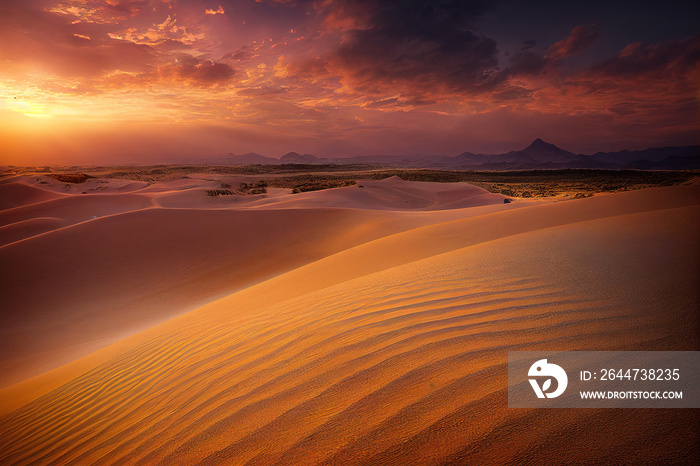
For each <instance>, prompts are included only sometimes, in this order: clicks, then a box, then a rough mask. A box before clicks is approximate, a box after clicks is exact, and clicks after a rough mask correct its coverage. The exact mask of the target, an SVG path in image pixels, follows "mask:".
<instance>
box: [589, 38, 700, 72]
mask: <svg viewBox="0 0 700 466" xmlns="http://www.w3.org/2000/svg"><path fill="white" fill-rule="evenodd" d="M699 62H700V36H694V37H688V38H686V39H682V40H674V41H667V42H662V43H658V44H645V43H643V42H636V43H633V44H630V45H628V46H627V47H625V48H624V49H623V50H622V51H621V52H620V53H619V54H618V55H617V56H616V57H615V58H612V59H610V60H607V61H605V62H603V63H600V64H599V65H597V66H595V67H594V68H593V71H595V72H598V73H601V74H605V75H609V76H619V77H622V76H638V75H640V74H649V73H653V74H658V73H661V74H665V75H668V73H671V74H673V75H675V76H677V75H684V74H688V73H692V72H693V70H695V69H696V68H697V64H698V63H699Z"/></svg>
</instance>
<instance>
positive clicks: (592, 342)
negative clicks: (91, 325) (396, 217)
mask: <svg viewBox="0 0 700 466" xmlns="http://www.w3.org/2000/svg"><path fill="white" fill-rule="evenodd" d="M697 194H698V193H697V189H695V188H664V189H656V190H648V191H642V192H636V193H624V194H618V195H610V196H600V197H596V198H592V199H584V200H580V201H572V202H567V203H561V204H550V205H543V206H535V207H529V208H525V209H519V210H516V211H512V212H498V213H492V214H487V215H484V216H478V217H474V218H468V219H463V220H455V221H451V222H445V223H442V224H439V225H432V226H427V227H423V228H418V229H415V230H412V231H409V232H405V233H400V234H397V235H393V236H388V237H385V238H381V239H378V240H376V241H373V242H369V243H366V244H362V245H359V246H357V247H354V248H351V249H348V250H345V251H343V252H340V253H338V254H335V255H332V256H330V257H327V258H325V259H322V260H320V261H317V262H315V263H312V264H309V265H307V266H304V267H300V268H298V269H296V270H293V271H291V272H289V273H286V274H282V275H279V276H277V277H275V278H273V279H270V280H268V281H265V282H263V283H260V284H258V285H255V286H252V287H249V288H246V289H244V290H242V291H239V292H237V293H234V294H232V295H230V296H227V297H225V298H222V299H220V300H218V301H215V302H213V303H210V304H208V305H205V306H203V307H201V308H199V309H197V310H195V311H193V312H190V313H187V314H184V315H181V316H179V317H176V318H174V319H171V320H170V321H168V322H166V323H164V324H162V325H159V326H157V327H154V328H152V329H149V330H147V331H145V332H143V333H142V334H140V335H137V336H135V337H132V339H131V340H130V341H131V343H130V344H129V345H125V346H124V348H123V350H122V351H121V352H119V353H117V354H114V355H113V357H111V358H110V359H109V360H107V361H105V362H104V363H103V364H101V365H99V366H96V367H94V368H93V369H92V370H90V371H89V372H87V373H85V374H83V375H82V376H79V377H77V378H75V379H74V380H71V381H70V382H68V383H66V384H64V385H63V386H61V387H59V388H57V389H55V390H53V391H51V392H50V393H47V394H46V395H44V396H42V397H40V398H38V399H36V400H34V401H32V402H31V403H28V404H27V405H25V406H23V407H22V408H20V409H18V410H16V411H14V412H12V413H10V414H6V415H3V416H2V417H0V439H1V440H0V442H1V445H2V450H1V451H0V463H3V464H30V463H38V464H46V463H53V464H91V463H100V464H167V465H171V464H188V465H189V464H248V465H267V464H287V465H299V464H329V465H331V464H377V465H386V464H397V465H398V464H402V465H403V464H464V463H470V464H491V463H497V464H523V463H525V464H529V463H546V464H549V463H552V462H554V463H559V462H562V461H563V460H566V461H569V462H574V463H584V464H585V463H589V464H595V463H600V462H623V463H631V464H635V463H636V464H638V463H640V462H651V463H673V462H684V463H689V464H697V462H698V461H699V460H700V453H699V452H698V446H697V443H696V439H697V425H696V413H695V412H694V411H693V410H630V409H627V410H594V409H588V410H545V409H540V410H529V409H508V408H507V393H506V389H507V373H506V362H507V351H509V350H525V349H527V350H697V349H698V348H697V347H698V341H697V337H698V316H697V309H698V290H699V289H700V282H699V276H698V258H699V257H700V251H699V250H698V244H697V237H698V236H697V235H698V229H699V224H698V222H699V221H698V219H699V218H700V215H699V214H700V208H698V206H697V201H698V195H697ZM516 227H517V228H516ZM377 248H379V249H377ZM343 265H345V266H346V267H343Z"/></svg>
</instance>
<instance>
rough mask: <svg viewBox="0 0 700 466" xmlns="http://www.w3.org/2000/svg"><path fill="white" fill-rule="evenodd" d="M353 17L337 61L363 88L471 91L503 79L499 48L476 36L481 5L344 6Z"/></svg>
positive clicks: (357, 2)
mask: <svg viewBox="0 0 700 466" xmlns="http://www.w3.org/2000/svg"><path fill="white" fill-rule="evenodd" d="M341 6H342V9H341V10H338V11H331V12H330V13H329V12H327V13H328V14H336V15H337V16H338V17H340V18H341V19H342V17H343V15H346V17H347V16H352V15H355V17H354V18H353V19H354V20H355V24H356V27H355V28H352V27H350V28H349V30H347V31H346V35H345V36H344V37H345V38H344V41H343V43H341V44H340V46H339V47H338V48H337V50H336V51H335V53H334V56H333V60H334V61H337V63H338V64H339V65H340V66H341V67H342V68H343V69H345V70H346V71H347V73H349V75H350V76H351V77H352V78H353V79H354V80H355V81H356V82H357V83H359V84H360V85H361V87H363V88H365V89H368V90H369V89H372V88H373V87H375V86H376V85H378V84H381V85H384V86H394V85H398V86H408V87H415V88H422V89H425V88H426V86H427V87H428V88H431V87H433V88H443V89H446V90H450V91H467V90H477V89H484V88H489V87H492V86H494V85H495V84H497V83H498V82H499V81H500V75H499V73H498V70H497V66H498V60H497V53H498V49H497V45H496V42H495V41H493V40H492V39H490V38H488V37H484V36H482V35H480V34H479V33H477V32H476V31H475V28H474V23H475V21H476V20H477V19H478V18H479V17H480V15H481V14H482V13H483V11H484V10H485V9H486V8H487V6H486V5H485V4H484V3H483V2H479V1H455V0H444V1H432V2H428V1H405V2H399V1H379V2H369V1H364V0H353V1H349V2H342V4H341Z"/></svg>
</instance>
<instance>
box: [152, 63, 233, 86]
mask: <svg viewBox="0 0 700 466" xmlns="http://www.w3.org/2000/svg"><path fill="white" fill-rule="evenodd" d="M234 74H235V71H234V70H233V68H231V66H229V65H227V64H226V63H217V62H214V61H212V60H200V59H198V58H195V57H192V56H190V55H180V56H179V57H178V58H177V60H176V61H175V62H173V63H168V64H166V65H163V66H161V67H159V68H158V75H159V77H160V78H161V79H164V80H166V81H167V80H173V81H186V82H188V83H190V84H193V85H196V86H213V85H215V84H223V83H226V82H228V81H230V80H231V78H232V77H233V75H234Z"/></svg>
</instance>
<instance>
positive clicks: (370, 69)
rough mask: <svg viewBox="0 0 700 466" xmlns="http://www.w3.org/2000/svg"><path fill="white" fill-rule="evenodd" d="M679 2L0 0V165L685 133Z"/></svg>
mask: <svg viewBox="0 0 700 466" xmlns="http://www.w3.org/2000/svg"><path fill="white" fill-rule="evenodd" d="M692 3H694V2H689V1H680V2H676V1H663V2H658V1H656V2H636V3H635V4H634V5H635V6H634V8H631V7H630V5H631V3H630V2H614V1H585V2H583V1H579V2H562V1H560V0H558V1H539V2H538V1H535V2H521V1H508V0H504V1H500V2H479V1H450V0H443V1H365V0H345V1H341V0H230V1H225V0H216V1H208V0H191V1H187V0H131V1H126V0H121V1H120V0H107V1H94V0H57V1H54V0H24V1H10V0H0V63H1V65H0V164H2V163H5V164H19V165H22V164H26V165H30V164H46V163H122V162H124V163H150V162H165V161H182V160H188V161H191V160H198V159H201V160H205V159H206V158H207V157H210V156H215V155H221V154H226V153H237V154H241V153H245V152H258V153H261V154H263V155H268V156H273V157H278V156H280V155H282V154H284V153H286V152H289V151H296V152H300V153H304V152H306V153H313V154H315V155H318V156H352V155H372V154H376V155H379V154H387V155H389V154H436V155H457V154H459V153H461V152H464V151H471V152H486V153H494V152H503V151H507V150H513V149H520V148H522V147H524V146H526V145H527V144H529V143H530V142H531V141H532V140H533V139H535V138H537V137H540V138H543V139H544V140H546V141H548V142H552V143H554V144H557V145H558V146H560V147H562V148H565V149H568V150H571V151H574V152H578V153H593V152H596V151H600V150H619V149H643V148H647V147H658V146H667V145H691V144H698V143H699V141H698V139H699V137H698V135H699V133H698V128H699V127H700V106H699V104H698V99H699V97H700V96H699V93H700V84H699V77H698V73H699V68H698V63H699V62H700V36H699V35H698V33H699V32H700V31H698V27H697V18H698V17H700V11H698V8H697V7H695V6H692Z"/></svg>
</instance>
